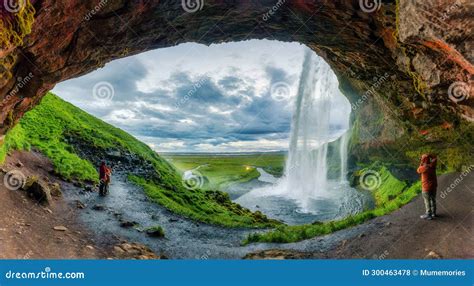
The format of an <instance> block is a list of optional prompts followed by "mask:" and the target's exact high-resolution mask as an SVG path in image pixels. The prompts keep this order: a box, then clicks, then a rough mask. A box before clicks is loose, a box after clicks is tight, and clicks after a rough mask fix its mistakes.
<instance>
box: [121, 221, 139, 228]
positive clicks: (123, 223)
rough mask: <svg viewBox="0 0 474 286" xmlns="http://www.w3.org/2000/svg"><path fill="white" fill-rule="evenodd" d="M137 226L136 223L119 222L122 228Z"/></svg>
mask: <svg viewBox="0 0 474 286" xmlns="http://www.w3.org/2000/svg"><path fill="white" fill-rule="evenodd" d="M137 225H138V222H136V221H120V227H123V228H129V227H134V226H137Z"/></svg>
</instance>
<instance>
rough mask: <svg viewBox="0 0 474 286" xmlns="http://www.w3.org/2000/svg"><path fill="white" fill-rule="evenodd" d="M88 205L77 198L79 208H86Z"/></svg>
mask: <svg viewBox="0 0 474 286" xmlns="http://www.w3.org/2000/svg"><path fill="white" fill-rule="evenodd" d="M86 207H87V206H86V205H85V204H84V203H83V202H81V201H80V200H76V208H78V209H85V208H86Z"/></svg>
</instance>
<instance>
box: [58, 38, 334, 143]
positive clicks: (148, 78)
mask: <svg viewBox="0 0 474 286" xmlns="http://www.w3.org/2000/svg"><path fill="white" fill-rule="evenodd" d="M272 50H278V51H279V52H278V54H275V55H272V54H271V53H269V52H268V51H272ZM302 59H303V46H301V45H299V44H295V43H281V42H274V41H247V42H242V43H230V44H222V45H211V46H210V47H206V46H203V45H199V44H185V45H179V46H177V47H174V48H167V49H160V50H156V51H151V52H147V53H144V54H140V55H137V56H133V57H128V58H124V59H120V60H116V61H114V62H111V63H109V64H107V65H106V66H105V67H104V68H102V69H99V70H97V71H94V72H93V73H91V74H88V75H85V76H82V77H80V78H77V79H72V80H69V81H67V82H64V83H60V84H58V86H57V87H56V88H55V89H54V90H53V92H55V93H56V94H58V95H59V96H61V97H62V98H64V99H65V100H67V101H70V102H71V103H73V104H74V105H76V106H79V107H80V108H82V109H84V110H85V111H87V112H89V113H91V114H93V115H95V116H97V117H99V118H101V119H103V120H105V121H106V122H108V123H110V124H112V125H114V126H117V127H119V128H122V129H124V130H126V131H127V132H129V133H131V134H132V135H134V136H135V137H137V138H139V139H140V140H142V141H144V142H145V143H147V144H149V145H150V146H151V147H152V148H154V149H155V150H157V151H159V152H163V151H186V152H189V151H196V152H203V151H206V152H210V151H213V150H214V151H218V152H229V151H232V152H237V151H250V150H251V151H258V150H260V151H273V150H281V149H286V148H287V147H288V138H289V132H290V128H291V126H290V122H291V113H292V110H293V104H292V100H291V99H290V100H286V101H276V100H275V99H273V98H272V97H271V95H270V90H271V85H272V84H274V83H276V82H281V81H282V82H285V83H287V84H288V85H289V86H290V87H291V91H292V94H293V96H294V95H295V94H296V91H297V85H298V77H299V74H300V70H301V61H302ZM298 60H299V62H298ZM101 81H105V82H108V83H110V84H112V86H113V87H114V91H115V93H114V96H113V98H112V99H111V100H110V101H107V102H101V101H98V100H97V99H95V98H94V96H93V93H92V90H93V87H94V85H95V84H96V83H97V82H101ZM341 113H342V112H341Z"/></svg>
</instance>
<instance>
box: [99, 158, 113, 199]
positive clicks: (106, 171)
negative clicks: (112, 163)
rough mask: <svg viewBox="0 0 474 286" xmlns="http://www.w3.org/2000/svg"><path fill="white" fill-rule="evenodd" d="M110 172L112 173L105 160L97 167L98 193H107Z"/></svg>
mask: <svg viewBox="0 0 474 286" xmlns="http://www.w3.org/2000/svg"><path fill="white" fill-rule="evenodd" d="M111 174H112V171H111V170H110V168H109V167H107V165H106V164H105V162H103V161H102V162H101V163H100V167H99V180H100V185H99V194H100V195H102V196H104V195H105V194H107V193H108V191H109V183H110V176H111Z"/></svg>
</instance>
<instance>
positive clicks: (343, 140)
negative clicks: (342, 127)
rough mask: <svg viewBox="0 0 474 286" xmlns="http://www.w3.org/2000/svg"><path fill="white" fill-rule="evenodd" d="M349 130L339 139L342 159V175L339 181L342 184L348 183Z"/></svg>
mask: <svg viewBox="0 0 474 286" xmlns="http://www.w3.org/2000/svg"><path fill="white" fill-rule="evenodd" d="M349 134H350V132H349V130H348V131H346V132H344V134H343V135H342V136H341V138H340V139H339V158H340V167H341V173H340V178H339V180H340V181H341V182H345V181H346V175H347V148H348V144H349Z"/></svg>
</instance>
